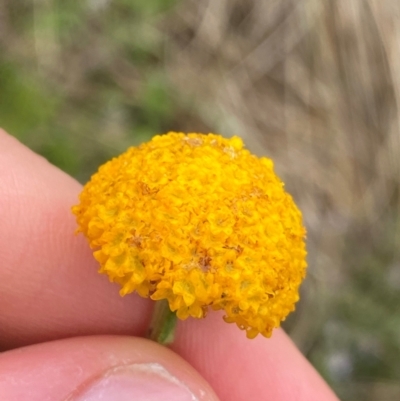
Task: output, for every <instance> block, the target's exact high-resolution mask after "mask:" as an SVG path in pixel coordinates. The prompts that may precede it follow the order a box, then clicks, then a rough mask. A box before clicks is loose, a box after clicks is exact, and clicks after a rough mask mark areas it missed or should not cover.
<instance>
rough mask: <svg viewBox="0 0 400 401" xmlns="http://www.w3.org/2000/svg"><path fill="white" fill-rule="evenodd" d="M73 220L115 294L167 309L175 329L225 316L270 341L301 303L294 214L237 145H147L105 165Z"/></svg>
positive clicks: (164, 138) (208, 138) (260, 166)
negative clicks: (212, 314) (178, 323)
mask: <svg viewBox="0 0 400 401" xmlns="http://www.w3.org/2000/svg"><path fill="white" fill-rule="evenodd" d="M73 213H74V214H75V215H76V218H77V222H78V225H79V228H78V232H83V234H84V235H85V236H86V237H87V239H88V241H89V244H90V246H91V247H92V248H93V249H94V257H95V258H96V259H97V261H98V262H99V264H100V272H101V273H105V274H107V275H108V277H109V279H110V280H111V281H115V282H117V283H119V284H120V285H121V290H120V294H121V295H126V294H129V293H131V292H133V291H136V292H137V293H138V294H139V295H141V296H142V297H150V298H151V299H153V300H161V299H166V300H168V303H169V306H170V308H171V310H172V311H176V314H177V316H178V317H179V318H180V319H186V318H187V317H189V316H192V317H195V318H201V317H204V316H205V315H206V313H207V311H208V309H209V308H211V309H214V310H220V309H221V310H223V311H224V312H225V317H224V319H225V321H226V322H229V323H236V324H237V326H238V327H239V328H240V329H242V330H246V334H247V336H248V337H249V338H254V337H255V336H256V335H257V334H259V333H261V334H262V335H264V336H266V337H269V336H270V335H271V332H272V330H273V328H275V327H279V325H280V322H281V321H282V320H284V319H285V317H286V316H287V315H288V313H289V312H291V311H293V310H294V305H295V303H296V302H297V300H298V299H299V293H298V289H299V286H300V284H301V281H302V279H303V278H304V276H305V270H306V250H305V229H304V227H303V224H302V217H301V213H300V211H299V209H298V208H297V207H296V205H295V203H294V201H293V199H292V197H291V196H290V195H289V194H288V193H286V192H285V190H284V188H283V183H282V182H281V181H280V180H279V178H278V177H277V176H276V175H275V173H274V171H273V163H272V161H271V160H270V159H267V158H264V157H263V158H258V157H256V156H254V155H252V154H251V153H250V152H249V151H248V150H246V149H244V146H243V143H242V140H241V139H240V138H238V137H233V138H231V139H226V138H223V137H221V136H219V135H214V134H208V135H203V134H194V133H192V134H187V135H185V134H182V133H174V132H170V133H168V134H166V135H161V136H155V137H154V138H153V139H152V140H151V141H150V142H148V143H144V144H142V145H140V146H138V147H132V148H129V149H128V150H127V151H126V152H125V153H123V154H122V155H120V156H119V157H117V158H114V159H112V160H111V161H109V162H108V163H106V164H104V165H103V166H101V167H100V168H99V171H98V172H97V173H96V174H94V175H93V176H92V178H91V180H90V182H88V183H87V184H86V185H85V187H84V189H83V191H82V193H81V195H80V204H79V205H77V206H74V207H73Z"/></svg>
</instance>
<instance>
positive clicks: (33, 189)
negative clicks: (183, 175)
mask: <svg viewBox="0 0 400 401" xmlns="http://www.w3.org/2000/svg"><path fill="white" fill-rule="evenodd" d="M0 183H1V184H0V218H1V224H0V243H1V244H2V252H1V253H2V254H3V258H2V265H1V266H0V303H1V305H2V306H3V308H2V310H1V312H0V344H1V345H2V346H3V347H4V348H12V347H17V346H21V345H25V344H31V343H35V342H41V341H47V340H51V339H56V338H63V337H69V336H75V335H86V334H102V333H108V334H129V333H130V334H135V335H142V334H143V333H144V331H145V329H146V327H147V325H148V321H149V316H150V314H151V308H152V304H151V303H150V302H148V301H147V300H144V299H142V298H139V297H137V296H136V295H130V296H127V297H125V298H120V297H119V295H118V288H117V286H115V285H111V284H109V283H107V279H106V278H105V277H104V276H100V275H98V274H97V273H96V270H97V264H96V262H95V261H94V260H93V257H92V255H91V252H90V250H89V249H88V246H87V244H86V243H85V240H84V239H83V238H82V237H76V236H74V235H72V233H73V232H74V229H75V221H74V218H73V216H72V214H71V213H70V207H71V205H73V204H74V203H76V200H77V195H78V193H79V191H80V186H79V184H78V183H76V182H75V181H74V180H73V179H71V178H70V177H68V176H67V175H66V174H64V173H62V172H61V171H59V170H58V169H56V168H55V167H54V166H51V165H50V164H49V163H47V162H46V161H45V160H44V159H42V158H41V157H39V156H37V155H35V154H34V153H32V152H31V151H29V150H28V149H27V148H25V147H24V146H22V145H21V144H19V143H18V142H17V141H16V140H15V139H13V138H11V137H9V136H7V135H6V134H5V133H0ZM5 244H7V245H5ZM172 348H173V349H174V350H175V351H176V352H177V353H179V354H180V355H182V356H183V357H184V358H185V359H186V360H188V361H189V362H190V363H191V364H192V365H193V366H194V367H195V368H197V369H198V371H199V372H200V373H201V374H203V376H204V377H205V378H206V379H207V380H208V381H209V383H210V384H211V385H212V386H213V387H214V389H215V390H216V392H217V394H218V395H219V396H220V398H221V399H229V400H233V401H235V400H243V399H252V398H256V399H260V400H263V399H265V400H267V399H273V400H276V401H279V400H285V401H286V400H290V399H296V400H299V401H301V400H307V401H312V400H327V401H330V400H336V398H335V396H334V395H333V393H332V392H331V391H330V390H329V389H328V387H327V386H326V385H325V383H324V382H323V381H322V379H321V378H320V377H319V376H318V374H317V373H316V372H315V371H314V369H313V368H312V367H311V365H309V364H308V362H307V361H306V360H305V359H304V358H303V356H302V355H301V354H300V353H299V352H298V351H297V349H296V348H295V347H294V346H293V345H292V343H291V341H290V340H289V339H288V337H287V336H286V335H285V334H284V333H283V332H280V331H276V332H275V333H274V335H273V337H272V338H271V339H269V340H267V339H265V338H257V339H255V340H248V339H247V338H245V336H244V333H243V332H241V331H239V330H238V329H237V328H236V327H234V326H233V325H228V324H226V323H224V322H223V321H222V319H221V316H220V315H219V314H218V313H210V315H209V316H208V317H207V318H206V319H205V320H202V321H195V320H188V321H185V322H179V327H178V333H177V338H176V342H175V343H174V345H173V347H172Z"/></svg>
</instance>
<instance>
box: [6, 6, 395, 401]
mask: <svg viewBox="0 0 400 401" xmlns="http://www.w3.org/2000/svg"><path fill="white" fill-rule="evenodd" d="M399 18H400V4H399V2H398V1H397V0H380V1H378V0H296V1H295V0H280V1H277V0H229V1H228V0H209V1H198V0H197V1H194V0H80V1H76V0H68V1H65V0H30V1H28V0H18V1H15V0H0V126H2V127H3V128H5V129H6V130H7V131H8V132H10V133H11V134H13V135H15V136H16V137H18V138H19V139H20V140H21V141H22V142H24V143H25V144H27V145H28V146H29V147H30V148H32V149H34V150H35V151H37V152H39V153H40V154H42V155H44V156H45V157H46V158H47V159H48V160H50V161H51V162H52V163H54V164H56V165H57V166H59V167H60V168H61V169H63V170H65V171H67V172H68V173H70V174H71V175H73V176H75V177H76V178H77V179H78V180H80V181H81V182H85V181H86V180H87V179H88V178H89V177H90V175H91V174H92V173H93V172H94V171H96V169H97V167H98V166H99V165H100V164H101V163H103V162H104V161H106V160H108V159H109V158H110V157H112V156H114V155H117V154H119V153H120V152H122V151H123V150H125V149H126V148H127V147H128V146H130V145H136V144H139V143H140V142H142V141H145V140H148V139H149V138H150V137H151V136H152V135H154V134H156V133H162V132H166V131H168V130H174V131H184V132H190V131H191V132H217V133H221V134H223V135H226V136H231V135H233V134H237V135H240V136H241V137H243V138H244V140H245V142H246V144H247V146H248V147H249V148H250V149H251V150H252V151H254V152H255V153H257V154H260V155H261V154H262V155H267V156H269V157H271V158H273V159H274V161H275V166H276V170H277V172H278V174H279V175H280V176H281V177H282V178H283V179H284V181H285V182H286V186H287V188H288V190H289V191H290V192H291V193H292V194H293V196H294V197H295V199H296V200H297V202H298V203H299V205H300V207H301V209H302V210H303V213H304V219H305V223H306V225H307V228H308V248H309V273H308V277H307V280H306V283H305V284H304V285H303V287H302V293H303V296H302V300H301V302H300V303H299V305H298V308H297V311H296V313H294V314H293V315H292V316H290V318H289V319H288V321H287V322H285V328H286V330H287V331H288V332H289V333H290V335H291V336H292V338H293V339H294V341H295V342H296V343H297V344H298V346H299V347H300V349H301V350H302V352H303V353H304V354H305V355H306V356H307V358H308V359H309V360H310V361H311V362H312V363H313V364H314V366H315V367H316V368H317V369H318V370H319V371H320V372H321V374H322V375H323V376H324V377H325V378H326V380H327V381H328V382H329V383H330V385H331V386H333V388H334V389H335V391H336V392H337V394H338V395H339V396H340V397H341V398H342V399H343V400H344V401H358V400H365V401H378V400H379V401H384V400H397V399H400V224H399V217H400V198H399V195H400V191H399V183H400V130H399V128H400V126H399V117H400V106H399V105H400V99H399V94H400V79H399V77H400V46H399V43H400V28H399V26H400V24H399Z"/></svg>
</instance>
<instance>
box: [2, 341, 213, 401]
mask: <svg viewBox="0 0 400 401" xmlns="http://www.w3.org/2000/svg"><path fill="white" fill-rule="evenodd" d="M0 399H1V400H4V401H22V400H28V399H29V400H30V401H43V400H60V401H61V400H63V401H97V400H102V401H115V400H118V401H128V400H135V401H141V400H146V401H153V400H154V401H155V400H169V401H174V400H179V401H186V400H188V401H196V400H199V401H217V397H216V395H215V394H214V392H213V390H212V389H211V388H210V386H209V385H208V384H207V383H206V381H205V380H204V379H203V378H202V377H201V376H200V375H199V374H198V373H197V372H196V371H195V370H194V369H193V368H192V367H191V366H190V365H189V364H188V363H187V362H185V361H184V360H183V359H182V358H180V357H179V356H178V355H176V354H175V353H173V352H172V351H170V350H169V349H167V348H165V347H162V346H160V345H159V344H156V343H154V342H151V341H149V340H145V339H142V338H135V337H132V338H130V337H121V336H102V337H100V336H98V337H78V338H72V339H67V340H60V341H54V342H49V343H42V344H38V345H33V346H29V347H25V348H20V349H16V350H13V351H8V352H5V353H3V354H1V355H0Z"/></svg>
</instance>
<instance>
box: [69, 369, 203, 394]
mask: <svg viewBox="0 0 400 401" xmlns="http://www.w3.org/2000/svg"><path fill="white" fill-rule="evenodd" d="M100 400H101V401H161V400H162V401H164V400H169V401H198V398H197V397H196V396H195V395H194V394H193V393H192V392H191V391H190V390H189V388H188V387H187V386H185V384H184V383H182V382H181V381H179V379H177V378H176V377H175V376H173V375H172V374H171V373H169V372H168V371H167V370H166V369H165V368H164V367H163V366H161V365H160V364H158V363H148V364H133V365H127V366H118V367H115V368H112V369H110V370H108V371H107V372H106V373H104V374H103V375H102V376H101V377H99V378H97V379H95V380H94V381H92V382H90V383H88V384H87V385H86V386H84V388H82V389H80V390H79V391H78V392H77V393H75V394H74V395H73V396H71V397H68V398H67V400H66V401H100Z"/></svg>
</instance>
